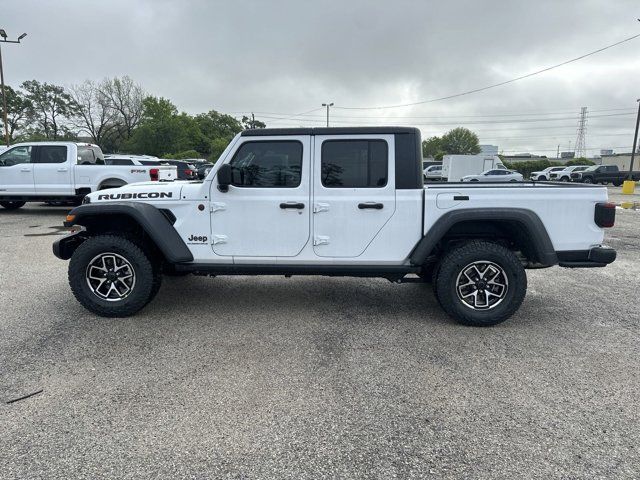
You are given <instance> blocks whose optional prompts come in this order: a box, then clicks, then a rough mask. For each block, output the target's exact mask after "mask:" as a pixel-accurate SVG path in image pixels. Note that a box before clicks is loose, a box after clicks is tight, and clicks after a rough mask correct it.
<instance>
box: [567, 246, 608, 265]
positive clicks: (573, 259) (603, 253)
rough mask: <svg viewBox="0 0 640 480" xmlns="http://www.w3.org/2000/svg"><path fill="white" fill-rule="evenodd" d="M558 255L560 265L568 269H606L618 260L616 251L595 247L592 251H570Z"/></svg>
mask: <svg viewBox="0 0 640 480" xmlns="http://www.w3.org/2000/svg"><path fill="white" fill-rule="evenodd" d="M556 253H557V255H558V265H560V266H561V267H567V268H592V267H606V266H607V265H609V264H610V263H613V262H614V261H615V259H616V251H615V250H614V249H613V248H611V247H593V248H592V249H590V250H568V251H564V252H556Z"/></svg>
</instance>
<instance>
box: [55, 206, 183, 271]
mask: <svg viewBox="0 0 640 480" xmlns="http://www.w3.org/2000/svg"><path fill="white" fill-rule="evenodd" d="M107 215H126V216H128V217H130V218H131V219H133V221H135V222H136V223H137V224H138V225H140V227H141V228H142V229H143V230H144V232H145V233H146V234H147V235H149V237H150V238H151V240H153V241H154V242H155V244H156V246H157V247H158V248H159V249H160V251H161V252H162V254H163V255H164V256H165V258H166V259H167V261H169V262H170V263H182V262H192V261H193V254H192V253H191V251H190V250H189V248H187V245H186V244H185V243H184V241H183V240H182V238H180V235H179V234H178V232H177V231H176V229H175V228H174V227H173V225H172V224H171V222H170V221H169V219H168V218H167V217H166V216H165V215H164V214H163V213H162V212H161V211H160V210H158V209H157V208H156V207H154V206H153V205H149V204H148V203H141V202H140V203H138V202H113V203H93V204H91V203H89V204H86V205H81V206H79V207H76V208H74V209H73V210H71V211H70V212H69V215H68V216H67V218H68V219H69V220H68V221H66V222H64V225H65V226H66V227H72V226H74V225H80V226H84V227H86V226H87V225H88V224H90V223H91V222H92V221H93V220H94V219H96V218H99V217H104V216H107ZM80 233H81V234H82V232H80ZM79 240H80V239H79V238H78V235H69V236H67V237H63V238H61V239H59V240H58V241H56V242H55V244H54V247H53V251H54V254H55V255H56V256H57V257H58V258H62V259H63V260H67V259H68V258H71V255H72V254H73V251H74V250H75V247H77V245H79V243H78V242H79ZM64 257H66V258H64Z"/></svg>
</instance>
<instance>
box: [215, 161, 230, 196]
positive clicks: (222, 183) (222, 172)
mask: <svg viewBox="0 0 640 480" xmlns="http://www.w3.org/2000/svg"><path fill="white" fill-rule="evenodd" d="M216 178H217V179H218V190H220V191H221V192H228V191H229V185H231V165H229V164H228V163H225V164H224V165H220V168H219V169H218V172H217V173H216Z"/></svg>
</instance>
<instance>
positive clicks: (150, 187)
mask: <svg viewBox="0 0 640 480" xmlns="http://www.w3.org/2000/svg"><path fill="white" fill-rule="evenodd" d="M189 183H191V182H181V181H175V182H140V183H130V184H128V185H124V186H122V187H119V188H109V189H107V190H99V191H97V192H93V193H90V194H89V195H87V197H88V198H89V201H90V202H91V203H99V202H118V201H122V200H154V201H161V200H166V201H170V200H179V199H180V193H181V192H182V188H183V187H184V186H185V185H186V184H189Z"/></svg>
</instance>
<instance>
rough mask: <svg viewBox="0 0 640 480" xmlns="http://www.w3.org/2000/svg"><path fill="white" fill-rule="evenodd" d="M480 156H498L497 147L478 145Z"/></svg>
mask: <svg viewBox="0 0 640 480" xmlns="http://www.w3.org/2000/svg"><path fill="white" fill-rule="evenodd" d="M480 154H481V155H498V146H497V145H480Z"/></svg>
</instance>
